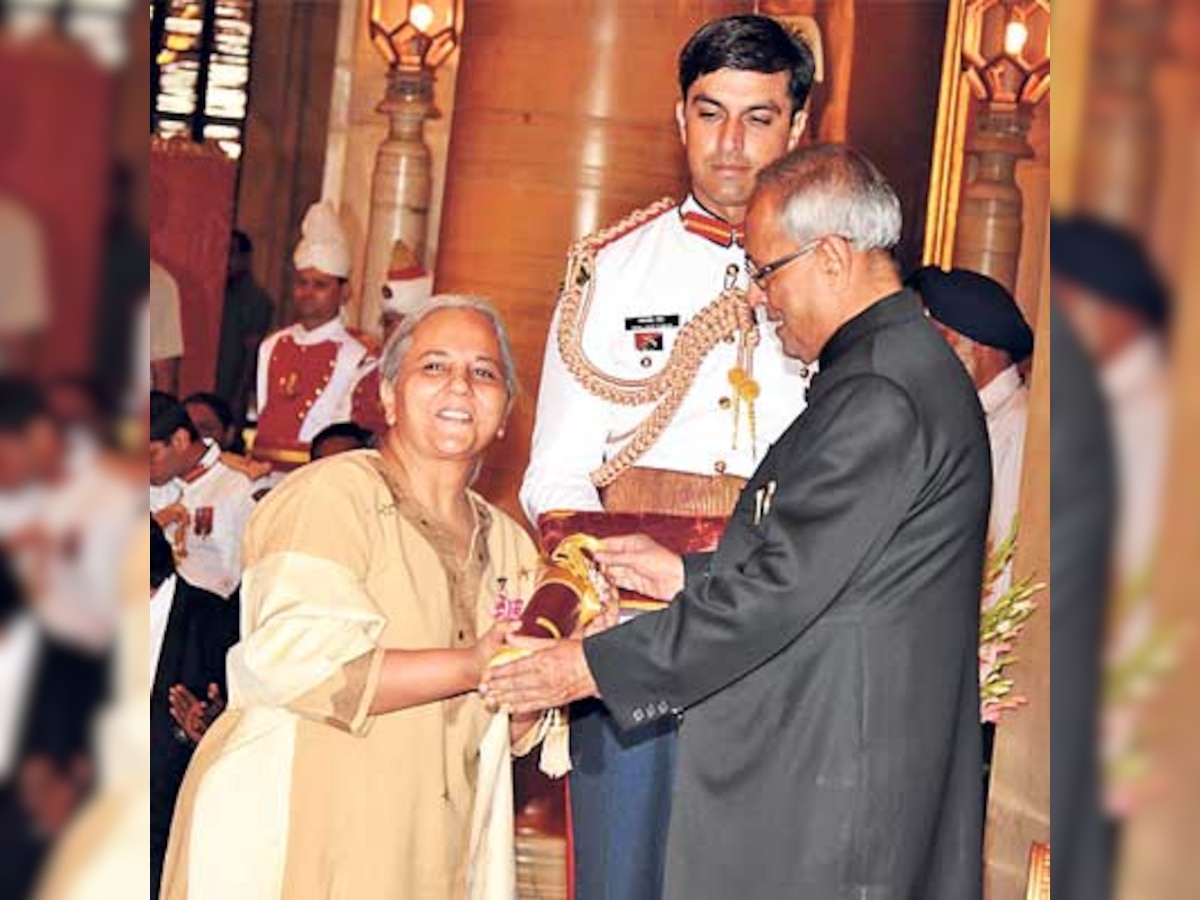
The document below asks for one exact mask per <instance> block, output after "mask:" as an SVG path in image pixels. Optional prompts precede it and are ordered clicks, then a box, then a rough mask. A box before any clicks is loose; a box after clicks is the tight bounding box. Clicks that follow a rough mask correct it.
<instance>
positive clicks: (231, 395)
mask: <svg viewBox="0 0 1200 900" xmlns="http://www.w3.org/2000/svg"><path fill="white" fill-rule="evenodd" d="M253 265H254V243H253V242H252V241H251V240H250V236H249V235H248V234H246V232H244V231H239V230H236V229H235V230H234V232H233V234H232V235H231V236H230V239H229V268H228V269H227V270H226V273H225V301H224V305H223V307H222V311H221V336H220V340H219V342H218V344H217V370H216V378H215V380H214V384H215V385H216V387H215V393H216V394H218V395H219V396H220V397H222V398H223V399H224V400H225V401H226V402H227V403H228V404H229V405H230V407H231V408H232V411H233V417H234V421H236V422H239V423H240V422H243V421H245V418H246V411H247V407H248V405H249V402H250V392H251V389H252V388H253V387H254V381H255V379H254V372H255V364H256V360H257V356H258V345H259V344H261V343H262V340H263V338H265V337H266V336H267V335H268V334H269V333H270V331H271V321H272V319H273V318H274V316H275V304H274V302H273V301H272V300H271V297H270V295H269V294H268V293H267V292H266V291H265V290H264V289H263V288H262V287H261V286H260V285H259V283H258V282H257V281H256V280H255V278H254V271H253ZM197 424H199V423H197Z"/></svg>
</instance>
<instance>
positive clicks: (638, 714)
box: [633, 709, 646, 722]
mask: <svg viewBox="0 0 1200 900" xmlns="http://www.w3.org/2000/svg"><path fill="white" fill-rule="evenodd" d="M645 718H646V714H645V713H644V712H642V711H641V710H640V709H635V710H634V711H633V721H635V722H641V721H642V720H644V719H645Z"/></svg>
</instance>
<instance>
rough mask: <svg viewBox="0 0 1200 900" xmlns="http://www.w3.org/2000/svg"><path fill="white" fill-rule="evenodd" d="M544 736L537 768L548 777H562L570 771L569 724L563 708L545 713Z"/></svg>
mask: <svg viewBox="0 0 1200 900" xmlns="http://www.w3.org/2000/svg"><path fill="white" fill-rule="evenodd" d="M546 718H547V721H546V737H545V740H543V741H542V755H541V758H540V759H539V760H538V768H539V769H541V770H542V771H543V772H544V773H546V775H547V776H548V777H550V778H562V777H563V776H564V775H566V774H567V773H568V772H570V771H571V726H570V725H569V724H568V722H567V713H566V710H563V709H552V710H550V711H549V712H547V713H546Z"/></svg>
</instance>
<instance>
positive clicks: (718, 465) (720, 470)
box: [713, 459, 725, 475]
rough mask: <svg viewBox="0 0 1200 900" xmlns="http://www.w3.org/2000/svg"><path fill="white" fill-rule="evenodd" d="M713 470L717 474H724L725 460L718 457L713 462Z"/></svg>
mask: <svg viewBox="0 0 1200 900" xmlns="http://www.w3.org/2000/svg"><path fill="white" fill-rule="evenodd" d="M713 470H714V471H715V472H716V473H717V474H718V475H724V474H725V460H723V459H718V460H717V461H716V462H715V463H713Z"/></svg>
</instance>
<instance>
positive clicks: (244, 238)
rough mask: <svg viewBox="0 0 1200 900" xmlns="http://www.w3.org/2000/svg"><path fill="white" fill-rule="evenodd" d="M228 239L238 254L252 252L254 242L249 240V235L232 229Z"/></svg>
mask: <svg viewBox="0 0 1200 900" xmlns="http://www.w3.org/2000/svg"><path fill="white" fill-rule="evenodd" d="M230 239H231V241H232V242H233V245H234V246H235V247H237V250H238V253H253V252H254V241H252V240H250V235H248V234H246V232H244V231H242V230H241V229H240V228H235V229H233V233H232V234H231V235H230Z"/></svg>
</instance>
